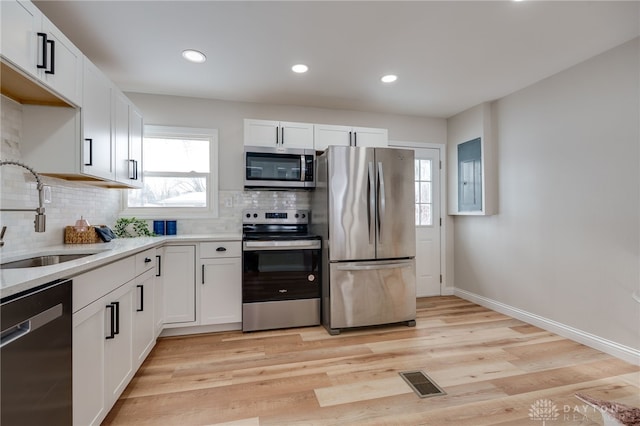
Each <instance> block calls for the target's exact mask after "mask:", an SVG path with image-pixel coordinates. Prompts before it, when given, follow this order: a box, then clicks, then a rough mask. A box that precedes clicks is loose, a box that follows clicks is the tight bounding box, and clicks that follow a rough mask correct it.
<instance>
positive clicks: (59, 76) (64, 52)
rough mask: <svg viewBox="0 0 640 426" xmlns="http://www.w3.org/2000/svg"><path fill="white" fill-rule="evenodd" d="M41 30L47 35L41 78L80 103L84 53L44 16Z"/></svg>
mask: <svg viewBox="0 0 640 426" xmlns="http://www.w3.org/2000/svg"><path fill="white" fill-rule="evenodd" d="M42 32H43V33H45V34H46V35H47V49H49V55H48V56H49V57H48V58H47V59H48V62H49V63H48V64H47V69H46V70H44V69H43V70H42V74H41V75H42V79H43V80H44V81H45V82H46V84H47V85H48V86H49V87H51V88H52V89H53V90H55V91H56V92H58V93H59V94H60V95H62V96H64V97H65V98H67V99H69V100H70V101H71V102H73V103H74V104H76V105H78V106H80V105H81V104H82V63H83V59H84V55H83V54H82V52H81V51H80V49H78V48H77V47H76V46H75V45H74V44H73V43H71V41H70V40H69V39H68V38H67V37H65V35H64V34H62V31H60V30H59V29H57V28H56V27H55V26H54V25H53V24H52V23H51V21H49V20H48V19H47V18H46V17H44V16H43V18H42Z"/></svg>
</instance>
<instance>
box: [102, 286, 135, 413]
mask: <svg viewBox="0 0 640 426" xmlns="http://www.w3.org/2000/svg"><path fill="white" fill-rule="evenodd" d="M134 289H135V287H134V286H133V281H131V282H129V283H127V284H125V285H123V286H122V287H120V288H118V289H117V290H114V291H113V292H112V293H110V294H108V295H107V296H105V308H106V312H107V319H106V321H107V324H106V325H107V337H108V338H107V339H106V340H105V348H104V354H105V359H104V374H105V382H106V383H105V384H106V391H105V396H106V404H107V407H111V406H112V405H113V404H114V403H115V402H116V401H117V400H118V397H119V396H120V394H121V393H122V391H124V389H125V388H126V387H127V384H129V381H130V380H131V378H132V377H133V373H134V369H133V356H132V343H133V336H132V334H133V333H132V331H133V329H132V320H133V319H132V314H133V312H132V310H133V292H134ZM112 336H113V337H112Z"/></svg>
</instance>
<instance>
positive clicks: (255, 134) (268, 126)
mask: <svg viewBox="0 0 640 426" xmlns="http://www.w3.org/2000/svg"><path fill="white" fill-rule="evenodd" d="M279 142H280V122H279V121H267V120H252V119H245V120H244V144H245V145H250V146H272V147H275V146H277V145H278V144H279Z"/></svg>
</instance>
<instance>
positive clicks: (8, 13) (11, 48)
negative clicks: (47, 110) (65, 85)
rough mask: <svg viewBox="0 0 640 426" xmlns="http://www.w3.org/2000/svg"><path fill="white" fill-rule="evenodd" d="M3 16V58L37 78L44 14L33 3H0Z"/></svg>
mask: <svg viewBox="0 0 640 426" xmlns="http://www.w3.org/2000/svg"><path fill="white" fill-rule="evenodd" d="M0 13H1V16H2V22H1V23H2V44H1V45H2V52H1V53H2V56H3V58H4V59H8V60H9V61H11V62H12V63H13V64H14V65H16V66H18V67H20V68H21V69H22V70H23V71H24V72H26V73H28V74H31V75H33V76H36V75H37V74H38V69H37V68H36V56H37V55H38V39H37V34H38V32H40V30H41V27H42V12H40V10H39V9H38V8H37V7H35V5H34V4H33V3H31V2H23V1H17V0H14V1H3V2H0Z"/></svg>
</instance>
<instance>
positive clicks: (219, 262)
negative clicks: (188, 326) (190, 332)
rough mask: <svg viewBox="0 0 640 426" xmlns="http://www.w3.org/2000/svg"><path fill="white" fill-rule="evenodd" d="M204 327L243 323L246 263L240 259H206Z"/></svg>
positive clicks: (203, 261) (201, 316)
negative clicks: (243, 280) (243, 277)
mask: <svg viewBox="0 0 640 426" xmlns="http://www.w3.org/2000/svg"><path fill="white" fill-rule="evenodd" d="M201 262H202V273H203V279H202V286H201V290H200V307H201V310H200V324H201V325H206V324H225V323H233V322H241V321H242V275H241V274H242V262H241V259H240V258H239V257H229V258H220V259H202V260H201Z"/></svg>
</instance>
